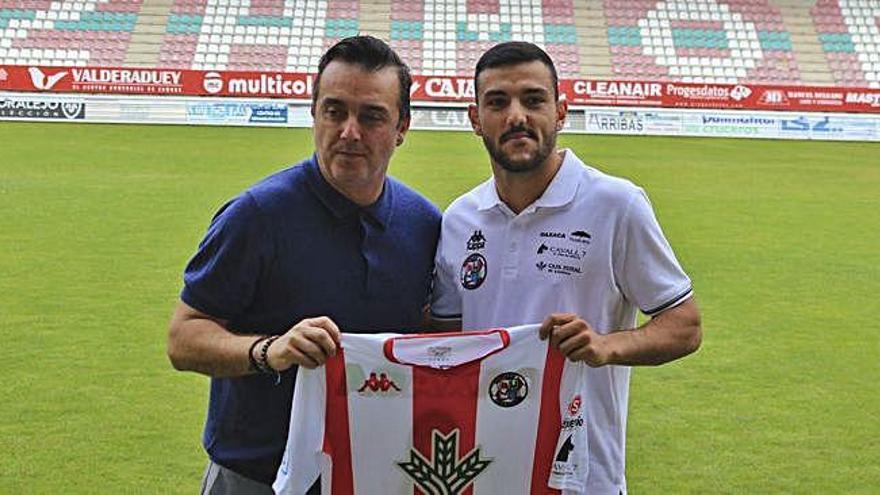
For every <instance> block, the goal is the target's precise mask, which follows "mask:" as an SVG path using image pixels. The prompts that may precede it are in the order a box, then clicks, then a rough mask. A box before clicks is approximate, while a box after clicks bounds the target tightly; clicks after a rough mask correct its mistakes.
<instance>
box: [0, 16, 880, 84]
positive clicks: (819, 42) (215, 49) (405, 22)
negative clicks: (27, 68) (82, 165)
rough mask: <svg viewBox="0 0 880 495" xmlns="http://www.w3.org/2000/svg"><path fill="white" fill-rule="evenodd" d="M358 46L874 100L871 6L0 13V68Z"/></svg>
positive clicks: (230, 65)
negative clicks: (507, 51) (811, 87)
mask: <svg viewBox="0 0 880 495" xmlns="http://www.w3.org/2000/svg"><path fill="white" fill-rule="evenodd" d="M358 32H365V33H368V34H374V35H377V36H380V37H382V38H385V39H388V40H390V42H391V44H392V46H393V47H394V48H395V49H397V50H398V51H399V52H400V53H401V55H402V56H403V57H404V59H405V60H407V62H408V63H410V65H411V66H412V68H413V70H414V72H415V73H417V74H424V75H469V74H471V72H472V70H473V67H474V64H475V63H476V60H477V58H478V57H479V56H480V54H481V53H482V52H483V51H484V50H485V49H486V48H488V47H489V46H491V45H492V44H494V43H497V42H499V41H506V40H527V41H534V42H536V43H538V44H540V45H542V46H544V47H545V48H546V49H547V51H548V52H549V53H550V54H551V56H552V57H553V58H554V60H556V62H557V65H558V69H559V72H560V76H562V77H585V78H596V77H599V78H603V77H604V78H615V79H652V80H662V81H683V82H697V83H699V82H716V83H771V84H834V85H839V86H870V87H875V88H876V87H880V1H877V0H815V1H812V0H811V1H801V0H669V1H663V2H660V1H656V0H376V1H367V0H286V1H285V0H112V1H110V0H65V1H58V0H56V1H48V0H20V1H12V0H0V64H15V65H46V66H85V65H91V66H143V67H165V68H184V69H189V68H191V69H203V70H267V71H291V72H314V71H315V70H316V69H317V62H318V59H319V57H320V54H321V53H322V52H323V51H324V49H325V48H326V47H327V46H329V45H330V44H332V43H334V42H336V41H337V40H338V39H340V38H342V37H345V36H349V35H352V34H355V33H358Z"/></svg>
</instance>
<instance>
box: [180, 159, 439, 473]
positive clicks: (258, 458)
mask: <svg viewBox="0 0 880 495" xmlns="http://www.w3.org/2000/svg"><path fill="white" fill-rule="evenodd" d="M298 165H300V166H293V167H291V168H288V169H286V170H283V171H281V172H278V173H276V174H274V175H272V176H270V177H268V178H266V179H264V180H263V181H261V182H259V183H258V184H256V185H254V186H252V187H251V188H249V189H248V190H246V191H245V192H243V193H242V194H241V195H239V196H238V197H237V198H235V199H233V200H232V201H230V202H229V203H227V204H226V205H224V206H223V207H222V208H221V209H220V211H219V212H218V213H217V214H216V216H215V217H214V219H213V221H212V223H211V226H210V227H209V229H208V232H207V234H206V235H205V238H204V239H203V240H202V242H201V244H200V245H199V250H198V252H197V253H196V255H195V256H194V257H193V258H192V260H190V262H189V264H188V265H187V267H186V271H185V273H184V282H185V286H184V288H183V291H182V294H181V299H182V300H183V301H184V302H185V303H186V304H188V305H190V306H192V307H193V308H195V309H197V310H199V311H201V312H204V313H207V314H209V315H211V316H214V317H216V318H220V319H223V320H226V321H227V322H228V324H227V326H228V328H229V329H230V330H231V331H233V332H236V333H240V334H281V333H284V332H286V331H287V330H288V329H290V327H292V326H293V325H294V324H296V323H297V322H299V321H300V320H302V319H303V318H308V317H314V316H319V315H326V316H329V317H330V318H331V319H333V321H335V322H336V324H337V325H338V326H339V328H340V329H341V330H342V331H343V332H355V333H373V332H400V333H408V332H413V331H416V330H417V327H418V326H419V325H420V323H421V321H422V310H423V307H424V305H425V304H426V302H427V300H428V291H429V287H430V281H431V272H432V267H433V259H434V250H435V249H436V246H437V238H438V236H439V232H440V212H439V211H438V210H437V208H436V207H435V206H434V205H432V204H431V203H430V202H428V201H427V200H426V199H425V198H423V197H422V196H420V195H419V194H417V193H415V192H414V191H412V190H410V189H409V188H407V187H406V186H404V185H403V184H401V183H400V182H397V181H396V180H394V179H391V178H387V179H386V180H385V186H384V188H383V191H382V195H381V196H380V197H379V199H378V200H377V201H376V202H375V203H374V204H373V205H370V206H368V207H360V206H358V205H357V204H355V203H353V202H351V201H350V200H348V199H347V198H345V197H344V196H343V195H342V194H340V193H339V192H338V191H336V190H335V189H334V188H333V187H332V186H330V184H329V183H327V181H326V180H325V179H324V178H323V176H322V175H321V172H320V170H319V169H318V164H317V159H316V157H315V156H312V157H311V158H310V159H308V160H305V161H303V162H302V163H300V164H298ZM295 368H296V367H294V368H293V369H291V370H289V371H288V372H286V373H283V375H282V381H281V383H280V384H279V385H275V383H274V378H273V377H271V376H268V375H251V376H246V377H241V378H212V379H211V398H210V404H209V408H208V417H207V421H206V424H205V433H204V439H203V441H204V446H205V449H206V450H207V451H208V454H209V455H210V456H211V458H212V459H213V460H214V461H215V462H217V463H218V464H221V465H223V466H226V467H228V468H230V469H233V470H234V471H236V472H238V473H240V474H242V475H244V476H247V477H249V478H252V479H255V480H258V481H261V482H263V483H271V482H272V481H273V480H274V479H275V472H276V471H277V469H278V465H279V464H280V462H281V456H282V453H283V449H284V445H285V442H286V440H287V430H288V424H289V417H290V405H291V399H292V396H293V383H294V379H295V376H296V369H295ZM317 419H318V418H316V420H317Z"/></svg>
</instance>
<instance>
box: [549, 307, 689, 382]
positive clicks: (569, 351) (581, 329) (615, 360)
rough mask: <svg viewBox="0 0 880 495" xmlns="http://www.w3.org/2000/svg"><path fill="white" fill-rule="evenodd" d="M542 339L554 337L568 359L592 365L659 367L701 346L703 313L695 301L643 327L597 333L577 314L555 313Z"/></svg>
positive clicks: (659, 316) (553, 341) (670, 311)
mask: <svg viewBox="0 0 880 495" xmlns="http://www.w3.org/2000/svg"><path fill="white" fill-rule="evenodd" d="M540 335H541V338H547V337H549V338H550V344H551V345H553V346H554V347H558V348H559V350H560V351H561V352H562V353H563V354H565V356H566V357H568V359H570V360H572V361H584V362H585V363H587V364H588V365H590V366H593V367H596V366H604V365H606V364H618V365H625V366H643V365H658V364H663V363H667V362H669V361H673V360H675V359H678V358H681V357H684V356H686V355H688V354H690V353H692V352H694V351H696V350H697V349H699V347H700V342H701V340H702V329H701V328H700V311H699V309H698V308H697V303H696V302H695V301H694V298H693V297H691V298H690V299H688V300H686V301H684V302H683V303H681V304H679V305H678V306H675V307H673V308H670V309H668V310H666V311H663V312H662V313H660V314H658V315H656V316H655V317H653V318H651V320H650V321H648V322H646V323H645V324H644V325H642V326H640V327H639V328H635V329H631V330H621V331H616V332H611V333H609V334H607V335H602V334H599V333H596V332H595V331H594V330H593V329H592V327H590V324H589V323H587V322H586V321H584V320H583V319H581V318H580V317H579V316H578V315H576V314H573V313H554V314H551V315H550V316H548V317H547V319H545V320H544V322H543V323H542V325H541V329H540Z"/></svg>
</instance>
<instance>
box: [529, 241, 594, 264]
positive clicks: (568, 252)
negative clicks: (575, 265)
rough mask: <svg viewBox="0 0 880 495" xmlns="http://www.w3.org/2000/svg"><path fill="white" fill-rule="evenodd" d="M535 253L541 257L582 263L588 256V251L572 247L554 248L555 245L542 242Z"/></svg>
mask: <svg viewBox="0 0 880 495" xmlns="http://www.w3.org/2000/svg"><path fill="white" fill-rule="evenodd" d="M535 253H536V254H538V255H539V256H540V255H546V256H550V257H554V258H562V259H563V260H572V261H580V260H582V259H583V257H584V256H586V254H587V251H586V250H583V249H578V248H572V247H565V246H554V245H553V244H547V243H544V242H542V243H541V245H540V246H538V250H537V251H536V252H535Z"/></svg>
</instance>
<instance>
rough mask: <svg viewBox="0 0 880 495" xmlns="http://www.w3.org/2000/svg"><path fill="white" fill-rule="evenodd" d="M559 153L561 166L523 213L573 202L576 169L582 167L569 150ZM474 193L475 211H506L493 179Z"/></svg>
mask: <svg viewBox="0 0 880 495" xmlns="http://www.w3.org/2000/svg"><path fill="white" fill-rule="evenodd" d="M560 153H563V158H562V165H561V166H560V167H559V170H557V171H556V175H555V176H553V180H551V181H550V184H548V185H547V189H545V190H544V194H542V195H541V196H540V197H539V198H538V199H537V200H535V202H534V203H532V204H531V205H529V206H528V207H527V208H526V209H525V210H523V211H534V210H535V209H537V208H561V207H563V206H566V205H568V204H569V203H571V202H572V201H574V198H575V196H576V195H577V190H578V184H579V181H578V180H577V177H578V169H579V168H580V167H582V166H583V163H582V162H581V161H580V159H579V158H578V157H577V156H575V154H574V152H572V151H571V150H570V149H567V148H565V149H562V150H560ZM475 192H476V199H477V210H480V211H485V210H489V209H492V208H494V207H496V206H498V207H501V208H502V209H504V210H507V205H505V204H504V202H503V201H501V198H500V197H499V196H498V190H497V189H496V188H495V179H494V177H493V178H490V179H489V180H487V181H486V182H484V183H482V184H480V186H478V187H477V190H476V191H475Z"/></svg>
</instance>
